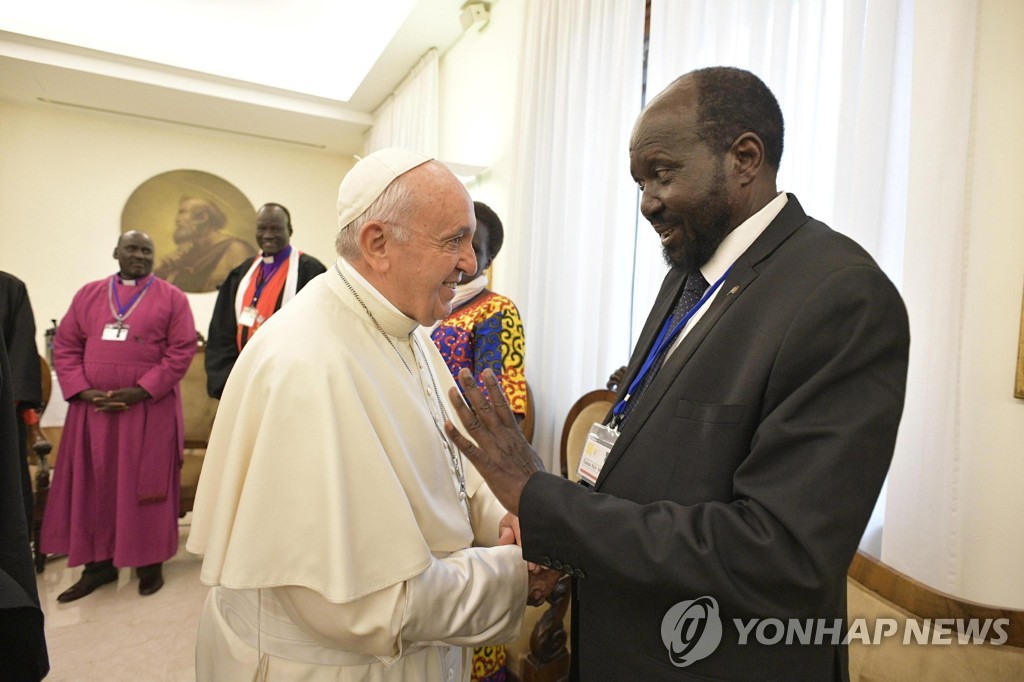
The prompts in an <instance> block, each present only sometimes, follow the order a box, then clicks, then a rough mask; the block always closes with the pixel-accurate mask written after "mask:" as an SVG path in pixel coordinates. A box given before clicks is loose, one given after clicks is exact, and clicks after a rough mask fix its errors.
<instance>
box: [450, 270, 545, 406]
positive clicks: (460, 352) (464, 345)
mask: <svg viewBox="0 0 1024 682" xmlns="http://www.w3.org/2000/svg"><path fill="white" fill-rule="evenodd" d="M431 338H432V339H434V343H435V344H436V345H437V349H438V350H439V351H441V357H443V358H444V361H445V362H446V363H447V365H448V369H450V370H451V372H452V376H456V375H458V373H459V370H460V369H462V368H463V367H465V368H466V369H468V370H469V371H470V372H472V373H473V376H474V377H476V381H477V384H478V385H479V386H480V387H481V388H483V382H482V381H481V379H480V373H481V372H483V371H484V370H485V369H487V368H488V367H490V368H491V370H492V371H493V372H494V375H495V376H496V377H497V378H498V382H499V383H500V384H501V387H502V390H504V391H505V398H506V400H508V404H509V405H510V406H511V407H512V411H513V412H515V413H516V414H518V415H525V414H526V374H525V372H524V366H523V358H524V356H525V353H526V337H525V336H524V335H523V322H522V320H521V319H520V318H519V311H518V310H517V309H516V306H515V304H514V303H513V302H512V301H510V300H509V299H507V298H505V297H504V296H502V295H501V294H496V293H494V292H493V291H488V290H487V289H484V290H483V291H482V292H481V293H480V295H479V296H476V297H475V298H473V299H470V300H469V301H468V302H467V303H466V305H464V306H462V307H461V308H459V309H458V310H453V311H452V314H451V315H449V316H448V317H447V318H445V319H444V320H443V321H442V322H441V324H439V325H438V327H437V329H435V330H434V331H433V333H432V334H431ZM460 388H461V387H460Z"/></svg>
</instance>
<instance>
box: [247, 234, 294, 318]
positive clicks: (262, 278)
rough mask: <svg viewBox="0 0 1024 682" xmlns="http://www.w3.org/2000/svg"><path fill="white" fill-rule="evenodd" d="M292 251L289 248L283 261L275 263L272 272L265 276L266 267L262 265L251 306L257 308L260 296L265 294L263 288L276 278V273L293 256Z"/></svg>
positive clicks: (257, 276)
mask: <svg viewBox="0 0 1024 682" xmlns="http://www.w3.org/2000/svg"><path fill="white" fill-rule="evenodd" d="M291 250H292V247H291V246H289V247H288V248H287V250H286V251H285V252H284V255H283V256H282V258H281V260H280V261H278V262H277V263H274V265H273V266H272V267H271V268H270V272H269V273H268V274H266V275H264V272H263V269H264V265H263V263H260V267H259V269H258V270H257V272H256V291H255V292H253V295H252V303H250V304H249V305H252V306H255V305H256V303H257V302H258V301H259V300H260V294H262V293H263V287H265V286H267V282H269V281H270V280H271V279H273V278H274V273H276V272H277V269H278V268H279V267H281V265H282V264H284V263H287V262H288V256H290V255H291Z"/></svg>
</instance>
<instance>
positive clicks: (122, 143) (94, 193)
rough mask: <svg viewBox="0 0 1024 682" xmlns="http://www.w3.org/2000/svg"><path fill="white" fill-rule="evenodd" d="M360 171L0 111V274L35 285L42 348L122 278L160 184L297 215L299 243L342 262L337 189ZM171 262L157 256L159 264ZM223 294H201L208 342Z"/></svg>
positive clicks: (103, 117)
mask: <svg viewBox="0 0 1024 682" xmlns="http://www.w3.org/2000/svg"><path fill="white" fill-rule="evenodd" d="M351 165H352V161H350V160H349V159H344V158H341V157H338V156H331V155H329V154H325V153H322V152H317V151H311V150H307V149H305V148H301V147H296V146H292V145H288V144H285V143H278V142H270V141H264V140H257V139H253V138H248V137H244V136H237V135H229V134H226V133H217V132H212V131H210V132H206V131H201V130H195V129H192V128H187V127H184V126H176V125H169V124H163V123H151V122H147V121H137V120H133V119H126V118H124V117H120V116H115V115H110V114H102V113H92V112H82V111H78V110H74V109H65V108H61V107H57V106H44V105H38V106H35V105H22V104H15V103H11V102H0V207H3V208H2V214H0V215H2V223H3V225H2V227H0V231H2V235H3V240H2V242H0V243H2V247H0V270H5V271H7V272H10V273H11V274H13V275H15V276H17V277H19V278H21V279H22V280H24V281H25V283H26V285H27V286H28V291H29V297H30V298H31V300H32V308H33V311H34V312H35V316H36V327H37V333H38V339H37V343H38V345H39V349H40V350H42V349H43V347H44V346H43V336H42V335H43V331H44V330H45V329H46V328H47V327H49V326H50V320H51V319H52V318H56V319H58V320H59V319H60V318H61V317H63V315H64V313H65V312H66V311H67V308H68V305H69V304H70V303H71V298H72V296H73V295H74V293H75V291H76V290H77V289H78V288H79V287H80V286H82V285H83V284H84V283H86V282H88V281H91V280H95V279H99V278H101V277H104V276H106V275H109V274H111V273H113V272H114V271H116V268H117V264H116V262H115V261H114V260H113V258H112V257H111V253H112V252H113V249H114V246H115V243H116V241H117V237H118V235H119V234H120V224H121V210H122V208H123V207H124V203H125V201H126V200H127V199H128V197H129V195H130V194H131V193H132V191H133V190H134V189H135V188H136V187H138V186H139V185H140V184H141V183H143V182H144V181H146V180H148V179H149V178H151V177H152V176H154V175H157V174H159V173H163V172H166V171H170V170H177V169H198V170H202V171H206V172H208V173H213V174H214V175H218V176H220V177H222V178H224V179H225V180H227V181H229V182H231V183H232V184H234V185H235V186H236V187H238V188H239V189H240V190H241V191H242V192H243V193H244V194H245V195H246V196H247V197H248V198H249V200H250V201H251V202H252V204H253V205H254V206H259V205H260V204H263V203H265V202H267V201H276V202H278V203H281V204H284V205H285V206H287V207H288V208H289V210H290V211H291V214H292V220H293V222H294V224H295V235H294V237H293V243H294V244H295V245H296V246H297V247H298V248H300V249H302V250H303V251H306V252H308V253H311V254H312V255H314V256H316V257H317V258H319V259H320V260H322V261H323V262H324V263H325V264H328V265H329V264H330V262H333V260H334V234H335V232H336V231H337V219H336V210H335V198H336V196H337V189H338V183H339V182H340V181H341V178H342V177H343V176H344V174H345V172H347V170H348V169H349V168H350V167H351ZM159 258H160V254H157V259H159ZM215 297H216V294H215V293H208V294H196V295H190V302H191V303H192V308H193V314H194V315H195V317H196V326H197V327H198V328H199V330H200V331H202V332H203V333H204V334H205V333H206V329H207V326H208V323H209V317H210V313H211V312H212V310H213V301H214V300H215Z"/></svg>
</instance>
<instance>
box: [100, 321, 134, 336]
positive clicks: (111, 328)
mask: <svg viewBox="0 0 1024 682" xmlns="http://www.w3.org/2000/svg"><path fill="white" fill-rule="evenodd" d="M100 339H102V340H103V341H127V340H128V325H126V324H119V323H118V324H115V323H114V322H109V323H107V324H105V325H103V334H102V335H101V336H100Z"/></svg>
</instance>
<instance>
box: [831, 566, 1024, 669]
mask: <svg viewBox="0 0 1024 682" xmlns="http://www.w3.org/2000/svg"><path fill="white" fill-rule="evenodd" d="M846 594H847V604H848V605H847V613H848V615H849V619H851V622H852V620H853V619H855V618H864V619H866V622H867V624H868V629H869V633H868V634H869V635H870V636H873V633H874V627H877V625H876V624H877V622H878V621H879V620H880V619H892V620H893V621H895V622H896V623H897V624H898V625H897V634H896V635H894V636H892V637H888V638H885V639H883V640H882V641H881V642H880V643H877V644H866V643H864V642H863V641H862V640H860V639H857V638H851V641H850V647H849V652H850V679H851V680H854V681H855V682H856V681H857V680H860V681H862V682H872V681H875V680H879V681H880V680H1021V679H1024V611H1021V610H1016V609H1009V608H1002V607H995V606H988V605H985V604H979V603H976V602H969V601H966V600H963V599H959V598H957V597H953V596H951V595H948V594H944V593H942V592H939V591H938V590H934V589H932V588H931V587H928V586H927V585H925V584H923V583H920V582H918V581H916V580H914V579H913V578H910V577H909V576H906V575H903V574H902V573H900V572H898V571H896V570H894V569H893V568H892V567H891V566H887V565H886V564H884V563H882V562H880V561H878V560H877V559H875V558H873V557H871V556H869V555H867V554H864V553H863V552H858V553H857V554H856V555H855V556H854V558H853V562H852V563H851V564H850V569H849V572H848V574H847V590H846ZM942 619H945V620H946V625H949V626H950V627H949V628H948V629H947V634H946V635H945V638H944V641H946V642H947V643H946V644H917V643H916V641H914V640H913V639H911V642H910V643H908V644H905V643H904V642H903V637H904V634H905V633H906V632H907V631H908V630H907V621H912V620H916V621H918V624H917V628H916V629H917V630H918V631H920V630H924V631H926V632H928V633H929V634H928V637H931V627H925V622H927V624H928V626H931V625H932V624H935V623H936V621H939V620H942ZM971 619H978V621H979V622H983V621H985V620H986V619H991V621H990V622H992V621H994V620H995V619H1005V621H1004V627H1003V628H1000V630H1001V631H1002V632H1004V633H1005V635H1006V641H1005V642H1002V643H997V644H993V643H992V641H993V639H996V638H1001V637H1000V635H1001V632H1000V631H999V630H996V629H995V628H994V627H990V628H989V629H988V632H987V636H986V637H985V638H984V642H974V641H970V640H969V639H967V638H965V639H964V640H963V641H960V639H959V637H958V634H957V631H958V627H959V626H958V625H957V622H958V621H960V622H967V621H970V620H971ZM950 631H951V634H950ZM937 632H938V630H936V633H937ZM940 641H942V640H940Z"/></svg>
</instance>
